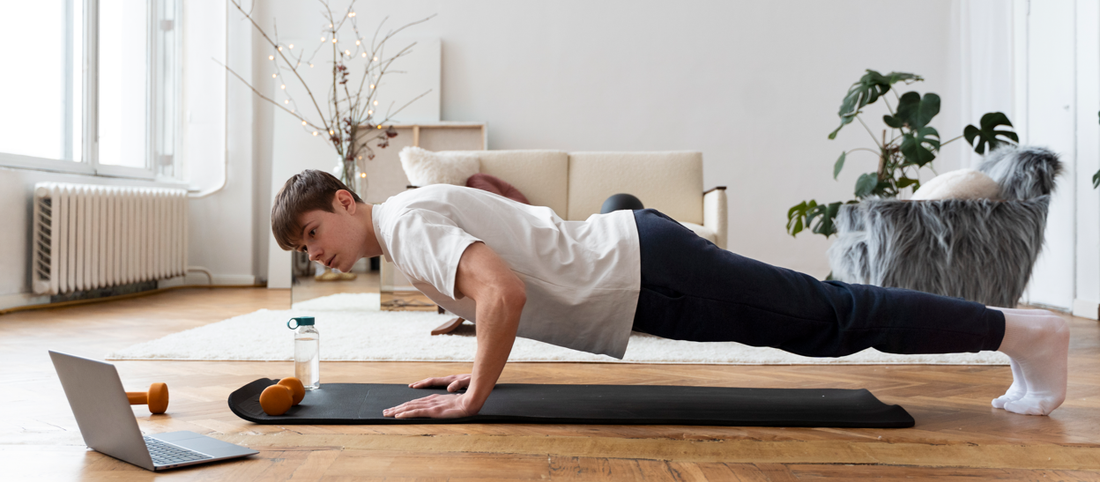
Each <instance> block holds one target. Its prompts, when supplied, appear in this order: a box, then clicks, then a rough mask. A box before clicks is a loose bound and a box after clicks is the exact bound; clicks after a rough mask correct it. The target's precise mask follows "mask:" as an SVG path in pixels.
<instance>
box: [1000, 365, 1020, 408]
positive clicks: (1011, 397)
mask: <svg viewBox="0 0 1100 482" xmlns="http://www.w3.org/2000/svg"><path fill="white" fill-rule="evenodd" d="M1009 362H1010V364H1011V366H1012V386H1010V387H1008V391H1007V392H1005V394H1004V395H1001V396H999V397H997V398H994V399H993V408H1005V403H1008V402H1015V401H1016V400H1019V399H1021V398H1024V395H1027V382H1025V381H1024V372H1023V371H1022V370H1020V364H1019V363H1016V360H1013V359H1011V358H1009Z"/></svg>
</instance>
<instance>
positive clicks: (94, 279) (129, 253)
mask: <svg viewBox="0 0 1100 482" xmlns="http://www.w3.org/2000/svg"><path fill="white" fill-rule="evenodd" d="M32 223H33V227H32V229H33V236H34V241H33V243H32V244H33V245H34V253H33V260H32V265H33V266H32V268H31V286H32V287H33V289H34V292H35V293H37V294H40V295H47V294H49V295H55V294H62V293H69V292H73V291H82V290H91V289H96V288H103V287H109V286H115V285H122V284H128V283H137V282H141V281H148V280H157V279H164V278H170V277H173V276H180V275H183V274H185V272H186V270H187V191H186V190H184V189H160V188H132V187H117V186H93V185H85V184H64V183H53V182H44V183H38V184H36V185H35V187H34V220H33V221H32Z"/></svg>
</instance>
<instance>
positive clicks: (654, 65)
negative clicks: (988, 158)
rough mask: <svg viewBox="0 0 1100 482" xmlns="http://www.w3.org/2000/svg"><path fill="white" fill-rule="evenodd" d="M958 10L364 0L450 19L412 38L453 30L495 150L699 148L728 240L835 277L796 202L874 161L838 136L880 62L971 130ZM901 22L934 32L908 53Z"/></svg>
mask: <svg viewBox="0 0 1100 482" xmlns="http://www.w3.org/2000/svg"><path fill="white" fill-rule="evenodd" d="M335 4H336V7H337V8H339V7H340V6H341V5H346V3H345V2H335ZM265 6H266V7H267V11H266V12H265V14H269V15H271V16H272V17H274V18H275V19H277V20H278V24H279V30H280V32H284V31H286V32H297V31H301V30H302V29H309V30H315V29H316V28H317V26H318V24H319V22H318V18H319V17H317V16H316V14H314V15H313V16H310V15H309V14H308V10H309V9H308V8H303V7H302V4H301V3H300V2H294V1H293V0H279V1H273V2H269V3H265ZM917 6H919V8H915V7H917ZM956 8H957V7H956V5H954V4H953V3H952V2H951V1H949V0H940V1H932V2H877V1H873V0H867V1H833V2H811V1H780V2H749V1H739V2H707V1H691V2H676V3H674V4H673V3H669V2H661V1H642V2H638V1H601V2H585V1H557V2H535V1H507V0H479V1H448V2H443V1H433V2H381V1H361V2H358V3H357V11H358V13H357V18H358V19H359V21H360V22H361V25H370V26H373V25H376V24H377V21H378V20H380V19H381V18H382V17H383V16H384V15H389V16H390V20H389V23H388V24H387V25H391V26H397V25H402V24H404V23H406V22H409V21H413V20H417V19H420V18H423V17H426V16H428V15H431V14H433V13H437V14H438V16H437V17H436V18H434V19H432V20H430V21H429V22H427V23H425V24H422V25H419V26H416V27H414V28H413V29H412V31H411V32H412V33H411V34H410V35H413V34H415V35H416V36H425V37H438V38H440V39H442V43H443V87H442V119H443V120H447V121H486V122H488V124H489V148H490V149H561V150H566V151H581V150H699V151H702V152H703V156H704V162H705V176H706V178H705V182H704V184H705V186H706V187H708V188H709V187H713V186H718V185H725V186H728V187H729V190H728V191H727V193H728V194H729V198H730V208H731V209H730V243H729V246H730V248H731V249H733V250H735V251H738V252H740V253H742V254H745V255H748V256H751V257H754V258H758V259H761V260H764V261H767V262H771V263H775V264H779V265H783V266H787V267H791V268H794V269H798V270H803V271H807V272H810V273H811V274H814V275H817V276H820V277H824V276H825V275H826V274H827V273H828V272H829V268H828V263H827V261H826V257H825V249H826V248H827V246H828V244H829V241H826V240H825V239H824V238H821V237H820V236H810V235H807V234H802V235H800V236H799V237H798V239H792V238H791V237H790V236H788V235H787V234H786V232H785V230H784V227H785V223H786V212H787V209H788V208H789V207H790V206H792V205H794V204H797V203H798V202H800V201H802V200H804V199H810V198H816V199H817V200H818V201H840V200H848V199H851V197H852V190H853V187H854V184H855V179H856V178H857V177H858V175H859V174H860V173H861V172H866V171H871V170H873V169H874V168H875V167H876V165H877V161H876V159H874V158H873V157H872V156H870V155H869V154H868V155H866V156H864V155H861V154H858V153H857V154H853V155H852V156H849V161H848V164H847V167H846V169H845V172H844V173H843V174H841V177H840V180H839V181H837V182H834V181H833V180H832V178H831V177H832V165H833V161H834V160H835V159H836V158H837V156H838V155H839V154H840V152H841V151H842V150H845V149H851V148H855V147H873V145H874V144H873V142H872V140H871V139H870V137H869V136H868V134H867V132H865V131H864V130H863V129H862V128H861V127H860V126H859V125H858V124H853V125H849V126H847V127H846V128H845V129H844V130H843V131H842V132H841V133H840V135H839V136H838V138H837V140H835V141H829V140H828V139H827V135H828V133H829V132H831V131H832V130H833V129H834V128H835V127H836V125H837V124H838V118H837V116H836V111H837V110H838V107H839V105H840V101H841V99H842V98H843V97H844V95H845V93H846V91H847V89H848V87H849V85H850V84H851V83H853V82H855V81H856V80H858V79H859V77H860V76H861V75H862V74H863V72H864V69H866V68H873V69H876V70H880V71H882V72H884V73H885V72H889V71H891V70H898V71H906V72H915V73H918V74H921V75H923V76H924V77H925V78H927V79H928V81H926V82H923V83H920V84H916V85H915V86H914V87H913V88H915V89H918V90H920V91H921V92H928V91H933V92H936V93H938V94H940V96H941V97H942V98H943V100H944V102H943V109H942V111H941V114H940V116H939V117H938V118H937V120H936V122H935V123H934V125H935V126H936V127H937V128H938V129H939V130H940V132H941V133H942V134H943V136H944V137H945V139H946V138H948V137H954V136H955V135H958V134H961V131H962V125H963V124H960V122H959V119H960V117H961V115H960V109H959V107H958V106H959V104H958V102H957V99H958V97H959V88H958V78H959V75H958V72H957V63H958V55H957V49H956V48H955V47H954V46H953V45H954V44H953V43H952V38H953V36H957V31H956V29H955V25H957V22H958V19H957V14H956V13H955V12H956ZM334 9H335V8H334ZM899 22H903V23H904V24H906V25H919V26H920V28H919V31H920V34H919V35H916V36H914V35H909V34H907V35H908V36H907V37H906V40H905V41H904V42H902V43H903V44H905V45H906V47H905V48H900V47H899V31H898V25H899ZM918 40H919V41H918ZM259 55H263V56H264V58H265V59H266V53H264V52H259V53H258V54H257V56H259ZM903 92H904V91H903ZM872 112H873V114H872V115H869V116H868V117H867V121H868V123H869V124H870V125H872V126H882V123H881V115H882V112H881V111H879V110H872ZM275 122H293V121H292V120H290V119H289V116H280V115H276V116H275ZM971 122H977V120H976V119H975V120H973V121H971ZM879 135H881V131H879ZM960 144H961V142H960ZM962 147H965V146H962ZM964 150H965V149H947V150H946V151H947V152H946V153H945V155H944V156H943V157H942V158H941V160H939V161H937V168H938V169H939V170H940V171H943V170H949V169H953V168H955V167H957V166H958V163H959V153H960V152H962V151H964ZM317 152H318V154H317V155H318V156H329V155H330V154H328V151H326V150H325V148H324V147H323V146H321V147H319V148H318V151H317ZM280 181H281V179H276V180H275V184H279V183H280ZM258 208H259V206H258Z"/></svg>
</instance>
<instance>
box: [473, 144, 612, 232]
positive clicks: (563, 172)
mask: <svg viewBox="0 0 1100 482" xmlns="http://www.w3.org/2000/svg"><path fill="white" fill-rule="evenodd" d="M474 153H475V154H477V157H478V159H479V160H480V161H481V172H483V173H485V174H489V175H491V176H496V177H499V178H500V179H502V180H504V181H505V182H507V183H509V184H511V185H513V186H515V187H516V189H519V190H520V192H522V193H523V195H524V196H526V197H527V200H528V201H530V202H531V205H533V206H547V207H549V208H550V209H553V210H554V212H555V213H557V214H558V216H561V217H563V218H564V217H565V215H566V212H565V211H566V206H567V199H568V198H567V195H568V192H569V187H568V183H567V181H568V171H569V154H566V153H565V152H562V151H539V150H513V151H476V152H474ZM601 202H602V200H601ZM598 209H599V207H598V206H597V210H598Z"/></svg>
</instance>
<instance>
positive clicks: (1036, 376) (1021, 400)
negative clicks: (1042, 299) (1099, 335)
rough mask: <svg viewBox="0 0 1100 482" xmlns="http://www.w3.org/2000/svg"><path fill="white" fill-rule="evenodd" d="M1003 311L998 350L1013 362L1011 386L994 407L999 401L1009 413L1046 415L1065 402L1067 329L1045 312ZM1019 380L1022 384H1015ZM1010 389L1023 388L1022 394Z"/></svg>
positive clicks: (1061, 321) (994, 403) (1062, 323)
mask: <svg viewBox="0 0 1100 482" xmlns="http://www.w3.org/2000/svg"><path fill="white" fill-rule="evenodd" d="M1002 311H1004V314H1005V339H1004V340H1003V341H1002V342H1001V347H1000V351H1002V352H1004V353H1005V354H1006V355H1008V356H1009V357H1010V358H1012V361H1013V362H1014V363H1013V374H1012V376H1013V384H1012V386H1011V387H1009V389H1008V392H1006V393H1005V395H1004V396H1002V397H999V398H998V399H997V400H994V401H993V405H994V406H996V405H997V404H998V403H999V402H998V400H1001V401H1002V402H1003V404H1002V407H1003V408H1004V409H1005V410H1007V411H1009V412H1013V413H1020V414H1026V415H1047V414H1049V413H1050V412H1052V411H1053V410H1054V409H1056V408H1058V407H1059V406H1061V405H1062V402H1064V401H1065V399H1066V382H1067V375H1066V372H1067V365H1068V359H1069V327H1068V326H1067V325H1066V322H1065V320H1063V319H1062V318H1061V317H1059V316H1058V315H1055V314H1054V313H1051V312H1049V311H1045V310H1002ZM1022 312H1026V313H1022ZM1019 379H1022V380H1023V382H1022V383H1020V384H1017V382H1016V381H1017V380H1019ZM1013 389H1023V391H1024V392H1023V395H1022V396H1018V395H1019V390H1015V391H1014V390H1013ZM1017 396H1018V398H1017Z"/></svg>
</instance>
